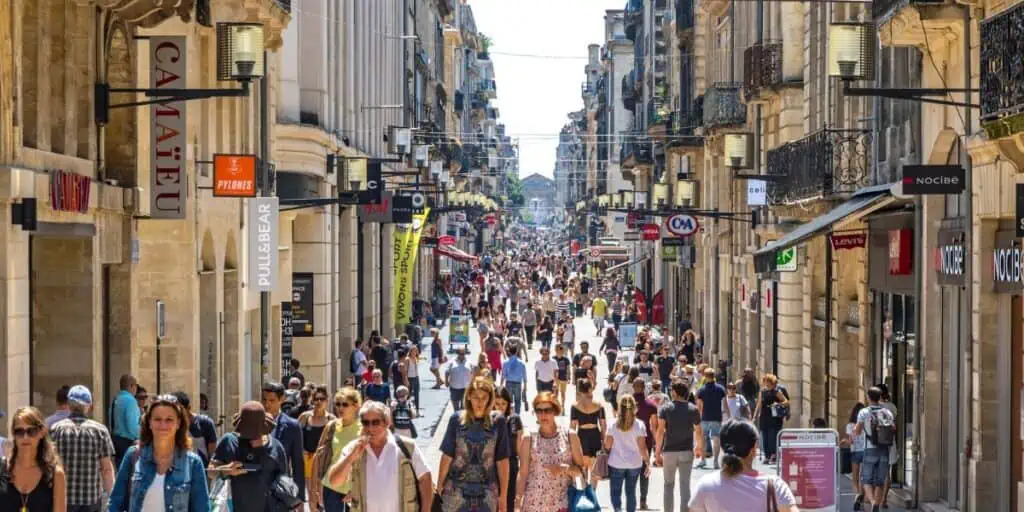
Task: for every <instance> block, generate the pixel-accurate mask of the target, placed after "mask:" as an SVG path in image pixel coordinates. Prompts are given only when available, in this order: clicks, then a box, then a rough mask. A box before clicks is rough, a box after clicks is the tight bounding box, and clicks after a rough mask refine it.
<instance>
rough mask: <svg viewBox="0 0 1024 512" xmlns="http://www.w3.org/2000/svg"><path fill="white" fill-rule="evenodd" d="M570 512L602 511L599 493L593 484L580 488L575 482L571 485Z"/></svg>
mask: <svg viewBox="0 0 1024 512" xmlns="http://www.w3.org/2000/svg"><path fill="white" fill-rule="evenodd" d="M569 512H601V505H600V504H599V503H598V502H597V493H596V492H594V488H593V487H592V486H590V485H587V486H586V487H584V488H582V489H580V488H578V487H576V484H575V482H574V483H573V485H570V486H569Z"/></svg>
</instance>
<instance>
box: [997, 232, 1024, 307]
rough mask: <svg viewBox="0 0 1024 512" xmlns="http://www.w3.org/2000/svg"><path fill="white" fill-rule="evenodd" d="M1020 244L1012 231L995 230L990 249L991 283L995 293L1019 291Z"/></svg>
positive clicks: (1023, 285) (1020, 284) (1020, 282)
mask: <svg viewBox="0 0 1024 512" xmlns="http://www.w3.org/2000/svg"><path fill="white" fill-rule="evenodd" d="M1022 266H1024V265H1022V262H1021V244H1020V240H1018V239H1017V237H1016V236H1015V233H1014V231H997V232H996V244H995V249H993V251H992V284H993V289H994V291H995V292H996V293H1020V291H1021V290H1022V289H1024V282H1022V277H1024V276H1022V274H1024V268H1022Z"/></svg>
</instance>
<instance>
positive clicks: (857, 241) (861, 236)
mask: <svg viewBox="0 0 1024 512" xmlns="http://www.w3.org/2000/svg"><path fill="white" fill-rule="evenodd" d="M828 239H829V242H830V243H831V244H832V250H834V251H841V250H843V249H860V248H861V247H864V246H865V245H867V242H868V235H867V233H854V234H852V235H829V236H828Z"/></svg>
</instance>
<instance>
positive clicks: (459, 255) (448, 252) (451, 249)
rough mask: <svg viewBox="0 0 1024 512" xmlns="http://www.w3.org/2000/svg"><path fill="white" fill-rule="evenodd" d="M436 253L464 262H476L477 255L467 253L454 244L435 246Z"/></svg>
mask: <svg viewBox="0 0 1024 512" xmlns="http://www.w3.org/2000/svg"><path fill="white" fill-rule="evenodd" d="M434 254H440V255H441V256H447V257H449V258H451V259H453V260H455V261H461V262H463V263H476V261H477V257H476V256H473V255H472V254H467V253H466V252H464V251H463V250H462V249H459V248H458V247H455V246H454V245H439V246H437V247H436V248H434Z"/></svg>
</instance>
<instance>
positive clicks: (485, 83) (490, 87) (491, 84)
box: [476, 79, 498, 100]
mask: <svg viewBox="0 0 1024 512" xmlns="http://www.w3.org/2000/svg"><path fill="white" fill-rule="evenodd" d="M476 91H477V94H479V95H480V97H482V98H486V99H489V100H493V99H494V98H497V97H498V84H497V82H495V81H494V80H488V79H484V80H480V82H478V83H477V88H476Z"/></svg>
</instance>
